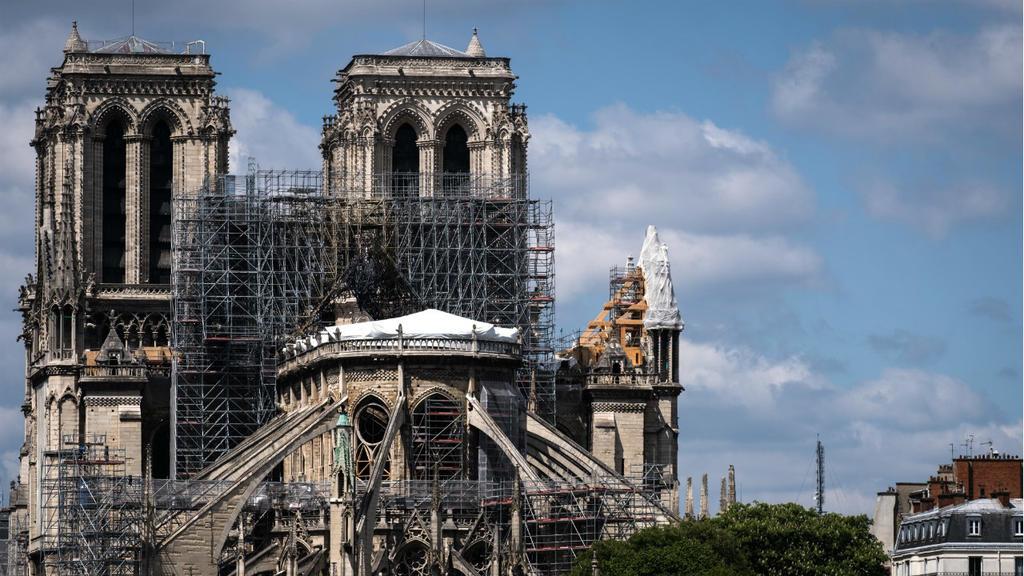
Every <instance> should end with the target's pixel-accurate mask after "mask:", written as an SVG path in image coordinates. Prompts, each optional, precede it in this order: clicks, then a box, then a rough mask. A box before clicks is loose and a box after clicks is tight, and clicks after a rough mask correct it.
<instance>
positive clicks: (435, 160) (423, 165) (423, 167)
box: [416, 140, 443, 197]
mask: <svg viewBox="0 0 1024 576" xmlns="http://www.w3.org/2000/svg"><path fill="white" fill-rule="evenodd" d="M442 145H443V144H442V143H441V141H440V140H418V141H417V142H416V146H417V147H418V148H419V151H420V196H424V197H429V196H433V195H434V194H436V193H437V192H438V191H437V190H435V188H436V187H437V186H438V185H439V184H440V176H441V167H440V165H439V159H440V158H441V146H442Z"/></svg>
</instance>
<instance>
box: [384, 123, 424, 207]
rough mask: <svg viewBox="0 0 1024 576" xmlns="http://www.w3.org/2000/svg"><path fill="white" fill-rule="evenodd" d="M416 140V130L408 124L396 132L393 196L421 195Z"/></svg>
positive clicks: (392, 168) (392, 181)
mask: <svg viewBox="0 0 1024 576" xmlns="http://www.w3.org/2000/svg"><path fill="white" fill-rule="evenodd" d="M416 139H417V136H416V130H415V129H414V128H413V127H412V126H411V125H409V124H408V123H406V124H402V125H401V126H399V128H398V131H397V132H395V147H394V148H393V149H392V150H391V194H392V195H393V196H418V195H419V172H420V151H419V148H418V147H417V146H416Z"/></svg>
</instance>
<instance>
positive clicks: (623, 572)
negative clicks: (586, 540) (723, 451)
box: [570, 522, 754, 576]
mask: <svg viewBox="0 0 1024 576" xmlns="http://www.w3.org/2000/svg"><path fill="white" fill-rule="evenodd" d="M592 554H597V561H598V566H599V567H600V570H601V576H669V575H672V576H676V575H678V576H753V574H754V573H753V572H752V571H751V570H750V568H749V567H748V563H747V558H746V555H745V554H744V553H743V551H742V550H741V549H740V545H739V542H738V541H737V539H736V538H735V537H734V536H733V535H732V534H730V533H729V532H726V531H724V530H722V529H721V528H719V527H718V526H717V525H716V524H714V523H713V522H683V523H681V524H676V525H673V526H659V527H654V528H648V529H646V530H641V531H640V532H637V533H636V534H634V535H633V537H632V538H630V539H629V540H627V541H625V542H622V541H614V540H606V541H602V542H598V543H596V544H595V545H594V547H593V549H592V550H590V551H588V552H586V553H585V554H583V555H582V556H581V557H580V558H579V559H578V560H577V562H576V565H575V567H574V568H573V571H572V572H571V573H570V574H571V576H589V575H590V573H591V558H592V556H591V555H592Z"/></svg>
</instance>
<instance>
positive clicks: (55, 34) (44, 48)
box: [0, 6, 70, 102]
mask: <svg viewBox="0 0 1024 576" xmlns="http://www.w3.org/2000/svg"><path fill="white" fill-rule="evenodd" d="M4 10H5V11H6V10H7V7H6V6H5V7H4ZM69 30H70V22H69V23H67V24H64V25H61V24H58V23H57V21H55V20H51V19H41V18H36V19H32V20H28V21H24V22H20V23H18V25H17V26H15V27H13V28H11V29H8V30H4V29H3V27H2V26H0V54H3V55H4V73H3V79H2V80H0V98H5V99H10V98H21V97H24V96H26V95H27V94H36V95H38V98H39V101H40V102H42V97H43V92H44V90H45V88H46V73H47V71H48V70H49V69H50V67H51V66H57V65H59V64H60V62H61V58H62V57H63V54H62V53H61V50H62V49H63V48H64V40H65V38H67V35H68V31H69Z"/></svg>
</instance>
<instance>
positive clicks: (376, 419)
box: [355, 398, 389, 480]
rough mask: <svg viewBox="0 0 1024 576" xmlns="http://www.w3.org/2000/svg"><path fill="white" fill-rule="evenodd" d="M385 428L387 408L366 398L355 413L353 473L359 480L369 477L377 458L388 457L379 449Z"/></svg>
mask: <svg viewBox="0 0 1024 576" xmlns="http://www.w3.org/2000/svg"><path fill="white" fill-rule="evenodd" d="M387 427H388V409H387V407H385V406H384V404H383V403H382V402H381V401H380V400H378V399H376V398H368V399H367V400H365V401H363V403H362V404H361V405H360V406H359V408H358V409H357V410H356V413H355V432H356V454H355V456H356V457H355V469H356V470H355V472H356V476H357V477H359V478H360V479H363V480H365V479H367V478H369V477H370V472H371V471H372V470H373V464H374V462H376V461H377V458H385V459H386V458H387V457H388V454H386V453H382V451H381V449H380V448H381V446H380V444H381V442H383V441H384V433H385V431H386V430H387ZM388 471H389V470H388V468H387V467H385V469H384V475H385V477H387V476H388Z"/></svg>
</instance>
